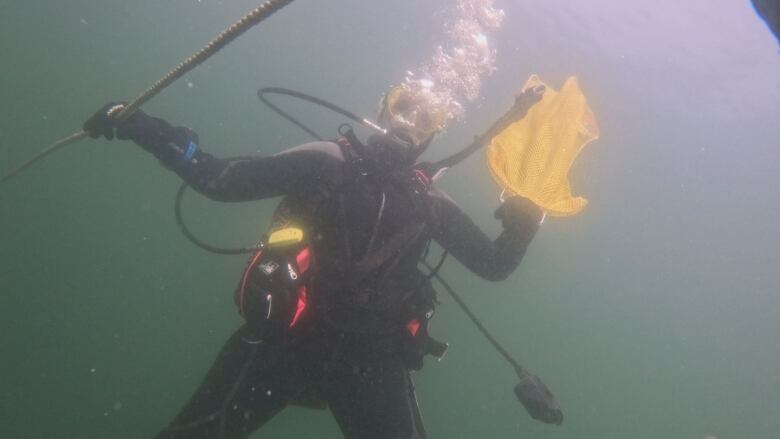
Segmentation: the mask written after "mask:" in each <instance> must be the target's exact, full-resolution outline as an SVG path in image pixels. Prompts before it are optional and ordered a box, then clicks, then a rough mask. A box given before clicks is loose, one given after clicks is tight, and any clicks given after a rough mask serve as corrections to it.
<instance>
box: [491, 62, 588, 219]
mask: <svg viewBox="0 0 780 439" xmlns="http://www.w3.org/2000/svg"><path fill="white" fill-rule="evenodd" d="M539 85H543V86H544V87H545V91H544V95H543V96H542V99H541V100H540V101H539V102H537V103H536V104H534V106H533V107H531V109H530V110H529V111H528V114H527V115H526V116H525V117H524V118H523V119H521V120H519V121H517V122H515V123H513V124H511V125H510V126H509V127H508V128H506V129H505V130H504V131H502V132H501V133H499V134H498V135H496V136H495V137H493V139H492V140H491V142H490V145H489V146H488V148H487V160H488V167H489V168H490V173H491V175H492V176H493V179H494V180H495V181H496V182H497V183H498V184H499V186H501V187H502V188H504V190H505V191H506V192H507V193H508V194H510V195H521V196H523V197H526V198H528V199H529V200H531V201H533V202H534V203H536V204H537V205H538V206H539V207H541V208H542V209H544V210H545V211H546V212H547V213H548V214H549V215H554V216H568V215H574V214H576V213H578V212H580V211H581V210H582V209H583V208H584V207H585V205H586V204H587V203H588V201H587V200H586V199H584V198H582V197H573V196H572V194H571V187H570V185H569V180H568V176H567V174H568V172H569V168H571V165H572V163H574V159H576V158H577V154H579V152H580V150H582V148H583V147H584V146H585V145H587V144H588V143H589V142H591V141H593V140H595V139H597V138H598V137H599V128H598V125H597V124H596V118H595V117H594V116H593V112H592V111H591V109H590V107H589V106H588V103H587V102H586V100H585V96H584V95H583V94H582V91H581V90H580V86H579V84H578V83H577V78H575V77H573V76H572V77H570V78H569V79H567V80H566V82H565V83H564V84H563V87H562V88H561V91H560V92H556V91H555V90H553V89H551V88H550V87H547V86H546V85H545V84H544V83H543V82H542V81H541V80H540V79H539V77H538V76H536V75H531V77H530V78H529V79H528V81H527V82H526V83H525V85H524V86H523V87H522V89H521V90H520V91H521V92H523V91H525V90H527V89H529V88H533V87H536V86H539Z"/></svg>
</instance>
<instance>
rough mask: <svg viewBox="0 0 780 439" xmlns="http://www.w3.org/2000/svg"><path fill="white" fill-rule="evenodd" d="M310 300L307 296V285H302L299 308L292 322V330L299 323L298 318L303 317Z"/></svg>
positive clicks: (299, 294) (299, 293) (299, 292)
mask: <svg viewBox="0 0 780 439" xmlns="http://www.w3.org/2000/svg"><path fill="white" fill-rule="evenodd" d="M308 300H309V298H308V297H307V295H306V285H301V286H300V287H298V308H297V309H296V310H295V316H294V317H293V319H292V322H290V326H289V327H290V328H292V327H293V326H294V325H295V324H296V323H298V318H299V317H301V314H303V310H304V309H306V304H307V302H308Z"/></svg>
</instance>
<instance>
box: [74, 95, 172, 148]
mask: <svg viewBox="0 0 780 439" xmlns="http://www.w3.org/2000/svg"><path fill="white" fill-rule="evenodd" d="M125 105H126V102H109V103H108V104H106V105H104V106H103V107H101V108H100V109H99V110H98V111H97V112H95V114H93V115H92V117H90V118H89V119H87V121H86V122H84V125H83V126H82V129H83V130H84V131H86V132H87V133H88V134H89V136H90V137H92V138H93V139H97V138H99V137H105V138H106V139H108V140H113V139H114V136H116V138H118V139H120V140H132V141H134V142H136V143H138V144H141V145H149V144H152V143H157V144H159V143H167V142H170V141H172V139H173V138H174V137H175V132H174V129H173V127H171V125H170V124H169V123H167V122H165V121H164V120H162V119H158V118H156V117H151V116H149V115H148V114H146V113H144V112H143V111H141V110H137V111H136V112H135V113H133V114H132V115H131V116H130V117H128V118H127V119H126V120H124V121H121V122H120V121H119V120H118V119H117V116H118V115H119V113H120V112H121V111H122V109H123V108H124V107H125Z"/></svg>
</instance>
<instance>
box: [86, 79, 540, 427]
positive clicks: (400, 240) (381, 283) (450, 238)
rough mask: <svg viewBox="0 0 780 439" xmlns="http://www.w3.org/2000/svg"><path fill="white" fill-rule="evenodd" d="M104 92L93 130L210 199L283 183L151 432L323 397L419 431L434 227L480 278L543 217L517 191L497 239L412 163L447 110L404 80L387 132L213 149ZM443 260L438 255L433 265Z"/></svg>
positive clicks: (336, 410)
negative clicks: (107, 99) (227, 322)
mask: <svg viewBox="0 0 780 439" xmlns="http://www.w3.org/2000/svg"><path fill="white" fill-rule="evenodd" d="M123 107H124V104H123V103H110V104H107V105H106V106H104V107H103V108H101V109H100V110H99V111H97V112H96V113H95V114H94V115H93V116H92V117H91V118H89V119H88V120H87V121H86V122H85V123H84V127H83V128H84V131H86V132H88V133H89V134H90V136H91V137H93V138H98V137H101V136H102V137H105V138H107V139H109V140H111V139H113V138H114V137H117V138H119V139H129V140H132V141H133V142H135V143H136V144H138V145H139V146H140V147H141V148H143V149H144V150H146V151H147V152H149V153H151V154H153V155H154V156H156V157H157V158H158V159H159V160H160V162H161V163H162V165H163V166H164V167H166V168H167V169H169V170H171V171H173V172H175V173H176V174H178V175H179V176H180V177H181V178H182V179H183V180H184V181H185V182H186V183H188V184H189V185H191V186H192V187H193V188H194V189H195V190H197V191H198V192H200V193H201V194H203V195H205V196H206V197H208V198H211V199H213V200H217V201H223V202H241V201H252V200H259V199H265V198H270V197H278V196H282V197H283V198H282V201H281V202H280V204H279V206H278V207H277V209H276V211H275V213H274V215H273V218H272V221H271V227H270V229H269V231H268V232H267V234H266V235H265V237H264V239H263V241H262V243H261V245H259V246H258V249H257V251H256V252H255V253H254V254H253V255H252V256H251V257H250V259H249V262H248V263H247V265H246V267H245V269H244V271H243V274H242V276H241V278H240V279H239V283H238V287H237V289H236V293H235V301H236V304H237V306H238V309H239V313H240V314H241V315H242V317H243V318H244V320H245V323H244V324H243V325H242V326H241V327H240V328H239V329H238V330H237V331H236V332H235V333H234V334H233V335H232V336H231V337H230V338H229V339H228V341H227V342H226V343H225V345H224V346H223V347H222V349H221V351H220V353H219V355H218V356H217V359H216V360H215V362H214V364H213V366H212V367H211V369H210V370H209V372H208V373H207V375H206V377H205V378H204V380H203V382H202V384H201V385H200V386H199V388H198V389H197V390H196V392H195V394H194V395H193V396H192V397H191V399H190V400H189V402H188V403H187V404H186V405H185V406H184V408H183V409H182V410H181V412H180V413H179V414H178V415H177V416H176V417H175V419H174V420H173V421H172V422H171V424H170V425H169V426H167V427H166V428H164V429H163V430H162V431H161V432H160V433H159V434H158V435H157V436H156V437H157V438H159V439H163V438H165V439H174V438H187V439H198V438H214V439H216V438H219V439H237V438H245V437H248V436H249V435H250V434H252V433H253V432H254V431H256V430H257V429H259V428H260V427H261V426H263V425H264V424H265V423H266V422H267V421H268V420H270V419H271V418H272V417H273V416H274V415H275V414H276V413H278V412H280V411H281V410H282V409H284V408H285V407H286V406H288V405H290V404H292V405H297V406H303V407H312V408H325V407H327V408H329V409H330V411H331V412H332V414H333V416H334V418H335V420H336V421H337V423H338V425H339V427H340V429H341V431H342V433H343V435H344V437H346V438H349V439H355V438H361V439H399V438H400V439H421V438H425V437H426V434H425V430H424V427H423V422H422V417H421V415H420V410H419V407H418V404H417V398H416V395H415V389H414V384H413V382H412V379H411V377H410V371H413V370H419V369H420V368H421V367H422V363H423V357H424V356H425V355H433V356H435V357H439V358H441V357H442V356H443V355H444V353H445V351H446V347H447V346H446V344H443V343H440V342H438V341H436V340H435V339H433V338H432V337H431V336H430V335H429V334H428V322H429V320H430V319H431V317H432V315H433V312H434V305H435V303H436V297H435V291H434V290H433V288H432V286H431V283H430V278H431V274H428V273H423V272H422V271H420V270H419V269H418V263H419V261H420V260H421V258H423V257H424V255H425V254H427V252H428V247H429V245H430V243H431V242H432V241H435V242H436V243H438V244H439V245H440V246H441V247H442V248H443V249H444V250H445V251H446V252H448V253H449V254H452V255H453V256H454V257H455V258H456V259H457V260H458V261H460V262H461V263H462V264H463V265H465V266H466V267H467V268H468V269H470V270H471V271H472V272H474V273H475V274H477V275H479V276H480V277H482V278H485V279H488V280H492V281H500V280H503V279H505V278H506V277H507V276H509V275H510V274H511V273H512V272H513V271H514V270H515V269H516V267H517V266H518V265H519V263H520V261H521V259H522V258H523V256H524V254H525V252H526V250H527V248H528V246H529V244H530V242H531V240H532V238H533V237H534V235H535V233H536V231H537V230H538V228H539V225H540V223H541V221H542V220H543V217H544V213H543V211H542V210H541V209H540V208H539V207H538V206H537V205H535V204H534V203H533V202H531V201H529V200H527V199H525V198H522V197H512V198H509V199H507V200H505V201H504V202H503V203H502V204H501V205H500V206H499V207H498V208H497V210H496V211H495V217H496V219H498V220H499V221H501V223H502V225H503V231H502V232H501V233H500V235H499V236H498V237H497V238H496V239H495V240H491V239H490V238H489V237H488V236H486V235H485V233H483V232H482V231H481V230H480V229H479V228H478V227H477V226H476V225H475V223H474V222H473V221H472V220H471V219H470V218H469V216H468V215H467V214H466V213H464V211H463V210H461V208H460V207H458V205H457V204H455V202H454V201H453V200H452V199H451V198H449V197H448V196H447V195H445V194H444V193H443V192H441V191H439V190H437V189H435V188H434V187H433V186H432V183H433V180H434V179H435V176H434V175H430V174H431V173H432V171H431V168H430V166H426V163H420V162H418V159H419V158H420V156H421V154H422V153H423V152H424V151H425V150H426V148H427V147H428V145H429V144H430V143H431V141H432V140H433V138H434V136H435V135H436V134H437V132H439V131H440V130H441V129H442V128H443V125H444V122H445V120H446V115H445V114H444V113H443V112H442V111H438V110H437V109H436V108H435V106H433V105H431V104H430V103H428V102H427V101H426V100H425V99H423V98H422V97H420V96H418V95H417V94H416V93H415V92H414V91H413V90H412V89H409V88H407V87H404V86H396V87H394V88H393V89H391V90H390V91H389V92H388V94H387V95H386V96H385V98H384V99H383V104H382V108H381V111H380V114H379V118H378V121H379V124H380V125H381V126H382V127H384V128H385V133H384V134H374V135H372V136H370V137H369V138H368V139H367V141H366V142H365V143H363V142H361V141H360V140H359V139H358V138H357V136H356V135H355V134H354V133H353V132H352V130H351V129H350V130H340V131H341V134H342V135H341V137H339V138H338V139H336V140H334V141H319V142H313V143H307V144H303V145H300V146H296V147H293V148H290V149H287V150H285V151H283V152H281V153H278V154H276V155H273V156H268V157H260V158H247V159H242V160H228V159H220V158H217V157H214V156H212V155H210V154H209V153H207V152H205V151H204V150H203V148H201V145H200V144H199V141H198V136H197V134H196V133H195V132H194V131H192V130H191V129H189V128H185V127H176V126H173V125H171V124H169V123H168V122H166V121H165V120H163V119H159V118H155V117H151V116H149V115H147V114H145V113H143V112H141V111H138V112H136V113H134V114H133V115H132V116H130V117H129V118H128V119H127V120H126V121H124V122H119V121H118V120H117V119H116V118H115V116H116V115H117V114H118V113H119V111H121V109H122V108H123ZM439 265H441V264H439Z"/></svg>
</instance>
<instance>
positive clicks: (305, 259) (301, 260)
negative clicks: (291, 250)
mask: <svg viewBox="0 0 780 439" xmlns="http://www.w3.org/2000/svg"><path fill="white" fill-rule="evenodd" d="M310 261H311V250H310V249H309V247H305V248H304V249H303V250H301V251H300V252H299V253H298V255H297V256H295V262H296V263H297V264H298V271H300V273H301V274H303V273H306V270H308V269H309V262H310Z"/></svg>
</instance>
